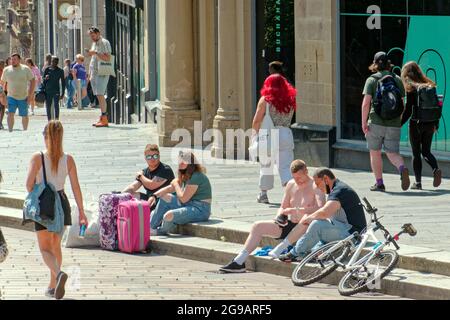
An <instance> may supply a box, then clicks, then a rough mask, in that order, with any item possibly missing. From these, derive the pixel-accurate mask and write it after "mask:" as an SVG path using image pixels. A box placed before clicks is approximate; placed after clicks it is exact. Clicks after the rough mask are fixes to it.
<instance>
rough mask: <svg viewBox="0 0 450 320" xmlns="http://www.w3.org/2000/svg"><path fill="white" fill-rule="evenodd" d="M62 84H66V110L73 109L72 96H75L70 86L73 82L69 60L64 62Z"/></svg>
mask: <svg viewBox="0 0 450 320" xmlns="http://www.w3.org/2000/svg"><path fill="white" fill-rule="evenodd" d="M63 70H64V83H65V84H66V91H67V100H66V108H67V109H72V108H73V104H74V101H73V96H74V94H75V88H74V86H73V84H72V81H73V75H72V73H71V70H72V62H71V61H70V59H65V60H64V68H63Z"/></svg>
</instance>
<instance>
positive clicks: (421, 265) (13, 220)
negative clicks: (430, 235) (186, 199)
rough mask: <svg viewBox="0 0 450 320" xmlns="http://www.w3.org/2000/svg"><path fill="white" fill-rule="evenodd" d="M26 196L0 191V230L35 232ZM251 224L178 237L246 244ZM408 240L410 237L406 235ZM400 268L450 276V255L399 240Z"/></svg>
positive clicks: (212, 225)
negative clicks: (25, 210) (27, 217)
mask: <svg viewBox="0 0 450 320" xmlns="http://www.w3.org/2000/svg"><path fill="white" fill-rule="evenodd" d="M24 198H25V193H21V192H16V191H10V190H7V191H5V190H1V191H0V226H2V225H3V226H10V227H13V228H17V229H23V230H33V229H32V228H33V225H32V224H27V225H25V226H22V207H23V199H24ZM96 205H97V204H96V203H90V204H87V205H85V206H86V208H88V207H89V208H91V209H93V208H94V207H95V206H96ZM14 208H15V209H14ZM251 227H252V224H250V223H247V222H240V221H235V220H230V219H225V220H220V219H211V220H210V221H209V222H206V223H198V224H190V225H185V226H180V227H179V229H178V233H180V234H182V235H188V236H193V237H199V238H205V239H211V240H220V241H225V242H232V243H237V244H241V245H242V244H244V243H245V241H246V239H247V237H248V235H249V232H250V230H251ZM405 236H407V235H405ZM278 243H279V242H278V241H276V240H274V239H271V238H267V237H266V238H263V240H262V242H261V244H260V245H261V247H265V246H272V247H274V246H276V245H277V244H278ZM399 244H400V247H401V249H400V251H399V254H400V261H399V267H400V268H402V269H406V270H412V271H418V272H425V273H432V274H437V275H444V276H450V252H449V251H444V250H438V249H429V248H422V247H415V246H408V245H403V244H402V243H401V239H400V242H399Z"/></svg>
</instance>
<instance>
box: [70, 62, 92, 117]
mask: <svg viewBox="0 0 450 320" xmlns="http://www.w3.org/2000/svg"><path fill="white" fill-rule="evenodd" d="M71 73H72V77H73V79H74V86H73V87H74V89H75V90H76V93H77V95H78V88H77V85H78V81H80V85H81V97H78V96H77V101H78V103H81V106H82V107H83V108H84V107H87V105H88V104H89V103H88V102H87V101H88V100H89V98H88V97H87V95H88V94H87V73H86V68H85V67H84V56H83V55H81V54H77V56H76V59H75V64H74V65H73V66H72V68H71Z"/></svg>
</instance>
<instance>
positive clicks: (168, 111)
mask: <svg viewBox="0 0 450 320" xmlns="http://www.w3.org/2000/svg"><path fill="white" fill-rule="evenodd" d="M201 118H202V117H201V111H200V110H198V109H197V108H196V107H192V108H186V109H181V110H180V109H173V108H172V107H168V106H163V107H162V110H161V113H160V114H159V117H158V134H159V145H160V146H161V147H175V146H176V145H178V144H180V143H181V142H182V141H181V139H180V140H177V141H172V133H173V132H174V131H175V130H176V129H186V130H188V131H189V132H190V133H191V145H192V147H193V146H194V141H195V139H194V122H195V121H201ZM176 138H177V139H178V138H179V137H176ZM183 142H185V141H183Z"/></svg>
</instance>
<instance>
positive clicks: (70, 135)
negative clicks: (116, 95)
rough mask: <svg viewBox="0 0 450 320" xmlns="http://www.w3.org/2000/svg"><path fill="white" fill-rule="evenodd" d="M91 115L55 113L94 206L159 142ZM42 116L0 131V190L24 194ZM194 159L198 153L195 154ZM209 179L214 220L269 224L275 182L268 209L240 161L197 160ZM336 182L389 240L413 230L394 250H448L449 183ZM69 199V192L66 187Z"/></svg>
mask: <svg viewBox="0 0 450 320" xmlns="http://www.w3.org/2000/svg"><path fill="white" fill-rule="evenodd" d="M98 113H99V111H98V110H93V111H92V110H91V111H89V110H87V111H83V112H80V111H67V110H63V111H62V121H63V122H64V125H65V150H66V151H68V152H70V153H71V154H72V155H73V156H74V157H75V160H76V162H77V165H78V170H79V176H80V181H81V186H82V190H83V192H84V195H85V198H86V201H88V202H92V201H94V202H95V201H97V199H98V195H99V194H101V193H105V192H111V191H113V190H122V189H123V188H124V187H125V186H127V185H128V184H129V183H131V182H132V181H133V177H134V175H135V173H136V172H137V171H138V170H141V169H142V168H143V167H144V166H145V161H144V158H143V150H144V147H145V145H146V144H147V143H156V142H157V141H158V134H157V131H156V126H155V125H146V124H139V125H124V126H111V127H110V128H107V129H96V128H93V127H92V126H91V124H92V123H93V122H94V121H95V120H96V118H97V116H98ZM45 121H46V119H45V116H44V115H43V110H42V109H39V110H38V111H37V115H36V116H35V117H32V119H31V123H30V130H29V131H28V132H26V133H24V132H22V131H20V126H21V124H20V119H17V120H16V128H18V130H17V131H14V132H13V133H8V132H6V131H0V169H1V170H2V171H3V175H4V179H5V182H4V184H3V186H2V187H3V188H5V189H11V190H17V191H22V192H23V191H24V181H25V177H26V172H27V167H28V162H29V159H30V157H31V155H32V153H33V152H35V151H38V150H41V149H43V147H44V146H43V138H42V134H41V132H42V129H43V127H44V125H45ZM200 153H201V151H200ZM172 154H176V153H175V152H174V149H171V148H163V149H162V159H163V161H165V162H166V163H168V164H172V165H173V163H171V155H172ZM203 155H204V160H205V161H206V160H208V161H209V162H208V163H207V164H206V167H207V169H208V175H209V177H210V179H211V182H212V184H213V191H214V203H213V216H212V219H214V218H230V219H234V220H240V221H245V222H254V221H257V220H261V219H271V218H273V217H274V216H275V213H276V208H277V204H279V203H280V202H281V197H282V189H281V187H280V181H279V178H276V189H275V190H274V191H273V192H270V193H269V198H270V200H271V201H272V202H273V203H274V204H272V205H269V206H267V205H260V204H257V203H256V196H257V193H258V172H259V166H258V165H257V164H253V163H250V162H246V161H237V162H235V161H232V162H231V163H224V162H223V161H219V160H214V163H211V160H212V159H211V157H210V156H208V152H204V153H203ZM335 171H336V174H337V176H338V177H339V178H340V179H341V180H343V181H345V182H347V183H348V184H350V185H351V186H353V187H354V188H355V190H356V191H357V192H358V193H359V194H360V196H361V197H363V196H367V197H368V198H369V200H370V201H371V202H372V203H373V205H375V206H376V207H378V208H379V209H380V213H381V215H383V216H384V219H383V221H384V223H385V224H386V226H387V227H389V229H391V230H392V232H396V231H398V229H399V228H400V227H401V226H402V225H403V224H404V223H408V222H412V223H413V224H414V225H415V226H416V227H417V229H418V231H419V234H418V235H417V237H415V238H409V237H404V238H402V239H401V243H405V244H409V245H415V246H420V247H429V248H435V249H441V250H448V248H450V236H449V235H450V231H449V230H450V216H449V214H448V203H449V200H450V181H449V180H444V182H443V186H442V188H441V189H438V190H434V189H431V188H430V186H431V185H432V181H431V179H430V178H425V179H424V186H425V188H430V190H425V191H419V192H415V191H409V192H406V193H405V192H402V191H401V188H400V177H399V176H397V175H386V177H385V180H386V185H387V188H388V191H389V192H387V193H385V194H381V193H370V192H369V191H368V188H369V186H370V185H371V184H373V177H372V174H371V173H368V172H357V171H351V170H335ZM67 189H68V190H67V191H68V194H69V197H71V191H70V190H69V189H70V188H69V186H68V185H67Z"/></svg>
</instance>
